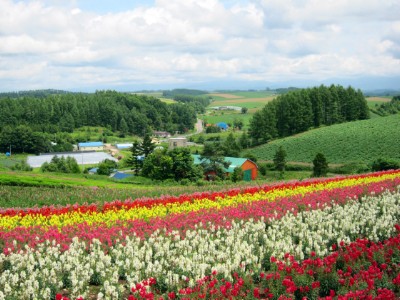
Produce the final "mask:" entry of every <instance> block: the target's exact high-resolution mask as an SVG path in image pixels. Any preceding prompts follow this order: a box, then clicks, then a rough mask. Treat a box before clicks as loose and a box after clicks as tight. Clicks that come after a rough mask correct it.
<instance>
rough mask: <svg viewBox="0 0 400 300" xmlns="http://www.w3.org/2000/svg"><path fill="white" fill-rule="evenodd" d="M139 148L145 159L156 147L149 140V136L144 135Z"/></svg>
mask: <svg viewBox="0 0 400 300" xmlns="http://www.w3.org/2000/svg"><path fill="white" fill-rule="evenodd" d="M141 147H142V151H143V155H144V156H145V157H147V156H148V155H149V154H150V153H152V152H153V150H154V148H155V147H156V145H155V144H154V143H153V141H152V140H151V137H150V135H149V134H145V136H144V138H143V141H142V144H141Z"/></svg>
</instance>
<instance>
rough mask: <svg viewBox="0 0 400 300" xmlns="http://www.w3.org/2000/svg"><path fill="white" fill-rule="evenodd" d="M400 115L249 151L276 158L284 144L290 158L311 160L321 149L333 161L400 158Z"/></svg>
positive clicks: (345, 125)
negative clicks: (278, 149) (279, 148)
mask: <svg viewBox="0 0 400 300" xmlns="http://www.w3.org/2000/svg"><path fill="white" fill-rule="evenodd" d="M399 129H400V115H398V114H397V115H393V116H388V117H382V118H373V119H370V120H362V121H354V122H349V123H343V124H338V125H333V126H330V127H323V128H319V129H314V130H310V131H307V132H304V133H301V134H298V135H295V136H292V137H288V138H283V139H279V140H275V141H272V142H270V143H267V144H264V145H261V146H258V147H255V148H253V149H250V150H246V152H250V153H252V154H254V155H255V156H256V157H257V158H258V159H260V160H272V159H273V157H274V154H275V151H276V149H277V148H278V147H279V146H282V147H283V148H284V149H285V150H286V152H287V161H293V162H306V163H311V162H312V160H313V158H314V156H315V154H316V153H317V152H321V153H323V154H324V155H325V157H326V158H327V160H328V162H329V163H335V164H345V163H350V162H363V163H370V162H372V161H374V160H375V159H377V158H391V159H394V160H398V161H400V130H399Z"/></svg>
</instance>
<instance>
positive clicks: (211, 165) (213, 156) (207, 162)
mask: <svg viewBox="0 0 400 300" xmlns="http://www.w3.org/2000/svg"><path fill="white" fill-rule="evenodd" d="M200 159H201V160H202V162H201V164H200V165H201V166H202V168H203V170H204V172H205V173H208V174H210V175H209V179H210V180H219V179H225V177H226V174H225V171H224V167H225V168H228V167H229V165H230V163H229V162H226V161H225V160H224V149H223V148H222V146H221V144H220V143H219V142H215V143H205V144H204V148H203V153H202V154H201V156H200Z"/></svg>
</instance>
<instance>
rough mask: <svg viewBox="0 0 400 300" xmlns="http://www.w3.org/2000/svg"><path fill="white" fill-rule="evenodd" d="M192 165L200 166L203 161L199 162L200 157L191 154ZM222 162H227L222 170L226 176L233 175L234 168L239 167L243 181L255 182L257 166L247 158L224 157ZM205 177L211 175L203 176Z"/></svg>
mask: <svg viewBox="0 0 400 300" xmlns="http://www.w3.org/2000/svg"><path fill="white" fill-rule="evenodd" d="M192 156H193V159H194V164H195V165H200V164H201V163H202V162H203V160H201V155H198V154H193V155H192ZM224 161H226V162H229V163H230V165H229V166H228V168H224V170H225V172H226V174H227V175H228V176H229V174H231V173H233V171H234V170H235V168H237V167H239V168H241V169H242V170H243V179H244V180H246V181H250V180H255V179H256V178H257V170H258V167H257V164H256V163H255V162H253V161H251V160H250V159H248V158H242V157H224ZM209 173H210V172H209ZM204 175H205V176H206V177H207V176H208V175H211V174H204Z"/></svg>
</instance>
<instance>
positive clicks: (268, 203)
mask: <svg viewBox="0 0 400 300" xmlns="http://www.w3.org/2000/svg"><path fill="white" fill-rule="evenodd" d="M399 219H400V171H386V172H378V173H369V174H363V175H357V176H348V177H335V178H327V179H310V180H304V181H291V182H286V183H283V182H280V183H274V184H269V185H268V184H267V185H265V184H264V185H258V186H247V187H246V188H231V189H227V190H225V191H217V192H212V191H209V192H207V191H204V192H195V193H191V194H188V193H186V194H181V195H178V196H167V195H164V196H162V197H153V198H141V199H126V200H124V199H120V200H115V201H112V202H105V203H92V204H81V205H79V204H76V205H67V206H47V207H41V208H39V207H36V208H27V209H17V208H3V209H0V248H1V254H0V298H1V299H59V300H62V299H64V300H65V299H129V300H133V299H225V298H226V299H278V298H279V297H281V298H279V299H302V298H304V297H306V298H307V299H317V298H319V299H333V298H336V297H338V299H367V298H377V299H396V298H398V297H400V266H399V261H400V246H399V245H400V225H399ZM282 297H284V298H282Z"/></svg>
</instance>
